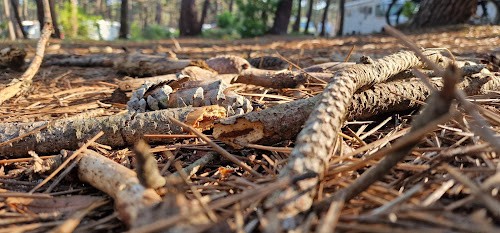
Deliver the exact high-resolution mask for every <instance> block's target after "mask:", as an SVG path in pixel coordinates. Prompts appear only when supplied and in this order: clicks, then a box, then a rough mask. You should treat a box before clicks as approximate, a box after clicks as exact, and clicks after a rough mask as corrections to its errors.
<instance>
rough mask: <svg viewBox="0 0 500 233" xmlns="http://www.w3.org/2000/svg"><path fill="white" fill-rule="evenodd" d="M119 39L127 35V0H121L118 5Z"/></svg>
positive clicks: (125, 37)
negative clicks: (119, 5) (120, 3)
mask: <svg viewBox="0 0 500 233" xmlns="http://www.w3.org/2000/svg"><path fill="white" fill-rule="evenodd" d="M120 9H121V10H120V36H119V38H120V39H127V37H128V0H122V5H121V7H120Z"/></svg>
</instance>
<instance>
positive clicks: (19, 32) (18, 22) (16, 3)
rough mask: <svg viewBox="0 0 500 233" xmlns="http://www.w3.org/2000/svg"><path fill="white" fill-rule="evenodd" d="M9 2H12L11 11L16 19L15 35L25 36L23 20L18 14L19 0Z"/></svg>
mask: <svg viewBox="0 0 500 233" xmlns="http://www.w3.org/2000/svg"><path fill="white" fill-rule="evenodd" d="M10 3H11V4H12V6H11V8H12V12H13V13H14V18H15V19H16V25H17V27H15V28H16V36H17V38H27V35H26V31H25V30H24V27H23V21H22V20H21V16H20V15H19V0H10ZM11 17H12V16H11Z"/></svg>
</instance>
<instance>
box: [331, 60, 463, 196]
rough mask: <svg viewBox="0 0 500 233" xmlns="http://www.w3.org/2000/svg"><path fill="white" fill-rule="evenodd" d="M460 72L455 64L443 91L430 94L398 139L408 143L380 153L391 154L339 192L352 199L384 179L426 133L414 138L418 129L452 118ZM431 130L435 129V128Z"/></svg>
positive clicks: (450, 67)
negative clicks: (404, 134)
mask: <svg viewBox="0 0 500 233" xmlns="http://www.w3.org/2000/svg"><path fill="white" fill-rule="evenodd" d="M459 72H460V71H459V69H458V68H457V67H455V66H454V65H451V66H449V68H448V69H447V71H446V73H445V76H444V77H443V79H444V84H443V88H442V90H441V91H440V92H439V93H433V95H431V96H430V97H429V100H428V101H427V103H428V104H427V105H426V106H425V108H424V109H423V110H422V113H421V114H420V115H419V116H418V117H416V118H415V120H414V121H413V122H412V127H411V129H410V132H409V133H408V135H406V136H405V137H403V138H401V139H400V140H399V141H398V142H399V143H400V144H401V143H405V144H404V145H402V146H400V147H399V148H398V147H396V146H395V145H394V146H393V148H389V149H388V150H392V153H384V152H380V154H382V155H384V154H386V155H387V156H386V157H385V158H384V159H383V160H382V161H380V162H379V164H378V165H377V166H374V167H372V168H371V169H369V170H368V171H366V172H364V173H363V174H362V175H361V176H360V177H359V178H358V179H356V181H354V183H352V184H351V185H350V186H349V187H347V188H346V189H344V190H342V191H340V193H341V194H337V195H341V196H343V197H345V200H346V201H348V200H350V199H352V198H353V197H355V196H356V195H358V194H359V193H361V192H362V191H364V190H366V189H367V188H368V187H369V186H370V185H372V184H373V183H374V182H375V181H377V180H379V179H381V178H382V177H383V176H384V175H385V174H387V173H389V171H390V170H391V169H392V168H393V167H394V166H396V164H397V163H398V162H399V161H401V160H402V159H403V158H404V157H405V156H406V155H408V153H409V152H410V150H411V149H412V148H413V147H414V146H415V145H416V144H417V143H418V142H419V141H420V140H421V139H422V138H423V137H424V136H425V133H426V132H423V133H420V134H419V137H414V135H413V134H415V132H417V131H419V130H422V129H425V128H426V127H427V129H429V128H430V127H437V124H438V123H441V122H442V120H441V119H440V118H443V117H444V118H445V119H446V118H447V119H449V118H450V117H451V115H450V114H449V112H450V108H451V104H452V101H453V99H455V85H456V82H457V81H458V79H459V77H460V73H459ZM447 115H448V116H447ZM439 121H441V122H439ZM434 122H437V123H434ZM429 131H432V128H431V130H429ZM410 138H411V140H410ZM394 148H398V149H394Z"/></svg>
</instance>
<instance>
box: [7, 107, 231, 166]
mask: <svg viewBox="0 0 500 233" xmlns="http://www.w3.org/2000/svg"><path fill="white" fill-rule="evenodd" d="M225 115H226V112H225V110H224V108H223V107H219V106H207V107H200V108H193V107H186V108H175V109H168V110H161V111H154V112H147V113H138V114H127V115H119V116H108V117H98V118H90V119H72V120H59V121H56V122H55V123H53V125H51V126H49V127H47V128H45V129H43V130H41V131H40V132H37V133H35V134H31V135H29V136H27V137H24V138H22V139H20V140H18V141H15V142H12V143H11V144H9V145H5V146H3V147H1V148H0V155H2V156H5V157H10V158H13V157H21V156H23V155H26V154H27V153H28V151H30V150H33V151H35V152H37V153H39V154H44V153H53V152H58V151H59V150H61V149H69V150H71V149H76V148H78V147H79V146H78V142H80V141H84V140H88V139H90V138H91V137H92V136H94V135H95V134H97V133H98V132H99V131H103V132H104V133H105V134H106V136H105V137H101V138H100V139H99V140H98V143H101V144H105V145H109V146H112V147H118V146H127V145H132V144H134V143H135V142H136V141H137V140H138V139H140V138H142V136H143V135H144V134H169V133H170V134H179V133H182V132H183V130H182V128H180V127H177V126H175V125H173V124H172V123H171V122H170V120H169V119H168V116H173V117H175V118H177V119H179V120H180V121H182V122H185V123H186V124H189V125H194V126H195V127H196V128H197V129H200V130H206V129H209V128H211V124H212V122H213V121H214V120H216V119H219V118H222V117H225ZM45 124H48V122H46V121H42V122H34V123H6V124H0V141H7V140H9V139H12V138H16V137H18V136H19V135H21V134H23V133H24V132H29V131H32V130H35V129H36V128H38V127H42V126H44V125H45ZM149 142H154V141H151V140H149Z"/></svg>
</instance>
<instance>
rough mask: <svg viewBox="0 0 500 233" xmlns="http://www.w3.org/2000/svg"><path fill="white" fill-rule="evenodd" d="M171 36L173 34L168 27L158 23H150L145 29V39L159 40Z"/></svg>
mask: <svg viewBox="0 0 500 233" xmlns="http://www.w3.org/2000/svg"><path fill="white" fill-rule="evenodd" d="M171 36H173V35H172V33H171V32H170V31H169V30H168V29H166V28H164V27H162V26H160V25H158V24H152V25H148V26H147V27H146V29H145V30H144V39H147V40H159V39H165V38H170V37H171Z"/></svg>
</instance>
